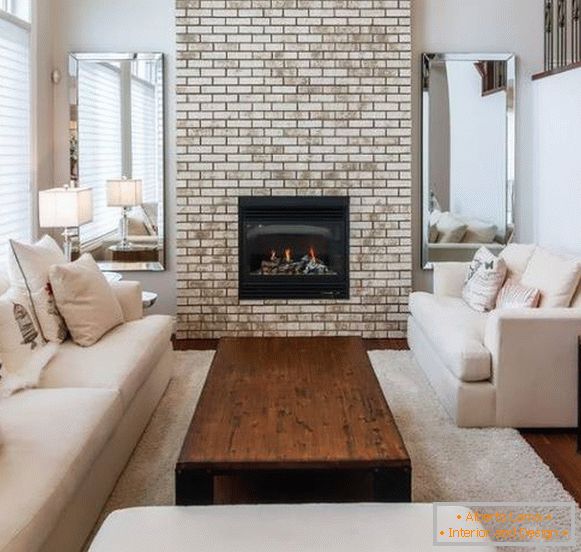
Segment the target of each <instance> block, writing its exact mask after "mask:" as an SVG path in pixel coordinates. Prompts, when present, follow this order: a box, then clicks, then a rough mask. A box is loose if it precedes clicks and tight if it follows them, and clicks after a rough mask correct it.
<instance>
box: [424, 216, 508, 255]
mask: <svg viewBox="0 0 581 552" xmlns="http://www.w3.org/2000/svg"><path fill="white" fill-rule="evenodd" d="M508 234H509V235H508V236H506V237H505V236H501V235H499V232H498V227H497V225H496V224H494V223H493V222H489V221H485V220H481V219H478V218H474V217H464V216H462V215H460V214H458V213H451V212H450V211H441V210H439V209H433V210H432V212H431V213H430V216H429V236H428V252H429V259H430V261H431V262H441V261H469V260H471V259H472V257H473V256H474V251H476V250H477V249H479V248H480V247H481V246H483V245H485V246H486V247H487V248H488V249H489V250H490V251H491V252H492V253H494V254H495V255H498V254H499V253H500V251H502V250H503V249H504V248H505V247H506V243H508V242H509V241H510V237H511V234H512V230H511V229H509V232H508Z"/></svg>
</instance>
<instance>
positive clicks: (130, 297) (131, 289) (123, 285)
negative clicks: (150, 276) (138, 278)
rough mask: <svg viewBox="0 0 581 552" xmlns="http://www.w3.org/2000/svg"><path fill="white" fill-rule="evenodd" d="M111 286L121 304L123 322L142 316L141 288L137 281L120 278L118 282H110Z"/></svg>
mask: <svg viewBox="0 0 581 552" xmlns="http://www.w3.org/2000/svg"><path fill="white" fill-rule="evenodd" d="M111 287H112V288H113V292H114V293H115V296H116V297H117V299H118V301H119V303H120V305H121V309H122V310H123V317H124V318H125V322H132V321H133V320H139V319H140V318H143V300H142V298H141V292H142V289H141V284H140V283H139V282H133V281H130V280H121V281H120V282H112V283H111Z"/></svg>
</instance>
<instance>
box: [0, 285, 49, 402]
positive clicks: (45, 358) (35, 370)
mask: <svg viewBox="0 0 581 552" xmlns="http://www.w3.org/2000/svg"><path fill="white" fill-rule="evenodd" d="M57 349H58V345H56V344H55V343H48V344H47V343H46V342H45V341H44V339H43V338H42V334H41V332H40V329H39V327H38V325H37V323H36V322H35V319H34V316H33V315H32V309H31V307H30V303H29V302H28V296H27V295H26V294H25V293H21V292H20V291H19V290H17V289H14V288H13V289H10V290H8V291H7V292H6V293H5V294H4V295H2V296H1V297H0V356H1V357H2V364H1V365H0V396H7V395H11V394H12V393H14V392H15V391H18V390H20V389H27V388H29V387H35V386H36V385H37V384H38V380H39V379H40V376H41V373H42V370H43V369H44V368H45V366H46V365H47V364H48V362H49V361H50V359H51V358H52V357H53V356H54V355H55V354H56V352H57Z"/></svg>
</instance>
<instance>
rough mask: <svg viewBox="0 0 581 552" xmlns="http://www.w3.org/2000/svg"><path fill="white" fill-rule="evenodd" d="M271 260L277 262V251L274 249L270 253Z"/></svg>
mask: <svg viewBox="0 0 581 552" xmlns="http://www.w3.org/2000/svg"><path fill="white" fill-rule="evenodd" d="M270 260H271V261H276V251H275V250H274V249H271V251H270Z"/></svg>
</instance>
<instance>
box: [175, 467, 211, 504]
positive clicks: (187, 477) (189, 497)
mask: <svg viewBox="0 0 581 552" xmlns="http://www.w3.org/2000/svg"><path fill="white" fill-rule="evenodd" d="M175 480H176V481H175V486H176V506H209V505H212V504H214V477H213V476H212V474H211V473H210V472H208V471H206V470H188V469H182V468H179V467H178V468H177V469H176V473H175Z"/></svg>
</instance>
